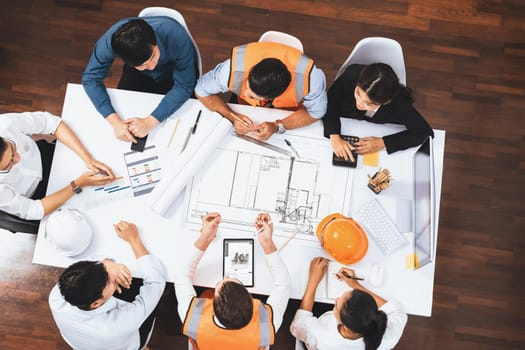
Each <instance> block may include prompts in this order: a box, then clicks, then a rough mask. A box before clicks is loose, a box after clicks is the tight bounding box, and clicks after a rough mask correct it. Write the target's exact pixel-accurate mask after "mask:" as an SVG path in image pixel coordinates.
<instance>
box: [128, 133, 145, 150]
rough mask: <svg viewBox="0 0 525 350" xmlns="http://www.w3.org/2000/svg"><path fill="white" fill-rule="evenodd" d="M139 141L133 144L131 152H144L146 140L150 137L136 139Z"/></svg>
mask: <svg viewBox="0 0 525 350" xmlns="http://www.w3.org/2000/svg"><path fill="white" fill-rule="evenodd" d="M135 139H136V140H137V143H133V142H132V143H131V150H132V151H137V152H144V147H146V140H147V139H148V135H146V136H144V137H135Z"/></svg>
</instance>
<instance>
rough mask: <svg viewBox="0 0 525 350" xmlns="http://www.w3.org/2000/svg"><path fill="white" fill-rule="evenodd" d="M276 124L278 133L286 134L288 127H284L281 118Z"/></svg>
mask: <svg viewBox="0 0 525 350" xmlns="http://www.w3.org/2000/svg"><path fill="white" fill-rule="evenodd" d="M275 124H277V128H278V129H277V133H278V134H284V133H285V132H286V129H285V128H284V125H283V121H282V120H281V119H277V120H276V121H275Z"/></svg>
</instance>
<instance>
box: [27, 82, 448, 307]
mask: <svg viewBox="0 0 525 350" xmlns="http://www.w3.org/2000/svg"><path fill="white" fill-rule="evenodd" d="M108 92H109V95H110V97H111V100H112V103H113V105H114V106H115V108H116V110H117V113H118V114H119V115H120V116H122V117H123V118H132V117H143V116H146V115H149V113H150V112H151V111H152V110H153V109H154V107H155V106H156V105H157V104H158V102H159V101H160V100H161V98H162V96H161V95H155V94H148V93H139V92H132V91H124V90H115V89H109V90H108ZM199 109H201V110H202V115H201V118H200V121H199V126H198V130H197V132H196V135H198V134H199V132H206V131H209V129H210V126H209V125H208V124H207V120H212V119H213V120H217V116H216V115H214V113H212V112H210V111H208V110H207V109H206V108H205V107H203V106H202V105H201V104H200V102H199V101H198V100H194V99H190V100H188V101H187V102H186V103H185V104H184V105H183V106H182V107H181V108H180V109H179V110H178V111H177V112H176V113H174V115H172V116H171V117H170V118H168V119H167V120H166V121H164V122H163V123H161V124H160V125H159V126H158V127H157V128H156V129H154V131H153V132H152V133H151V134H150V135H149V137H148V143H147V145H148V146H150V145H155V146H156V150H157V154H158V156H159V161H160V165H161V167H162V168H166V167H167V166H168V165H169V164H170V162H172V161H173V160H174V159H176V158H177V157H178V154H179V152H180V150H181V148H182V144H183V143H184V139H185V137H186V135H187V131H188V130H189V128H191V127H192V125H193V123H194V121H195V117H196V115H197V112H198V110H199ZM232 109H234V110H235V111H236V112H238V113H242V114H246V115H248V116H250V117H252V118H253V119H254V120H255V121H257V122H258V121H263V120H275V119H279V118H281V119H282V118H283V117H285V116H286V115H287V114H289V113H290V112H289V111H282V110H275V109H267V108H254V107H250V106H241V105H232ZM177 118H180V123H179V125H178V126H177V131H176V133H175V137H174V139H173V141H172V143H171V144H170V146H169V147H168V143H169V140H170V137H171V134H172V131H173V129H174V126H175V123H176V119H177ZM62 119H63V120H64V121H65V122H66V123H67V124H68V125H69V126H70V127H71V129H73V131H74V132H75V133H76V134H77V135H78V137H79V138H80V140H81V141H82V143H83V144H84V145H85V146H86V148H87V149H88V150H89V151H90V152H91V154H92V155H93V156H94V157H95V159H98V160H100V161H102V162H104V163H106V164H108V165H109V166H110V167H112V169H113V170H114V171H115V173H116V175H118V176H121V175H122V176H126V174H127V168H126V164H125V161H124V157H123V154H124V153H126V152H129V147H130V144H129V143H126V142H123V141H119V140H117V139H116V138H115V137H114V135H113V130H112V128H111V126H110V124H109V123H108V122H107V121H105V120H104V118H102V117H101V116H100V115H99V114H98V113H97V111H96V110H95V108H94V107H93V105H92V103H91V101H90V100H89V98H88V97H87V95H86V94H85V92H84V90H83V88H82V86H81V85H78V84H69V85H68V87H67V91H66V97H65V101H64V108H63V111H62ZM211 127H213V126H211ZM402 129H403V128H402V127H400V126H394V125H378V124H372V123H367V122H361V121H356V120H343V121H342V133H343V134H350V135H355V136H360V137H364V136H383V135H387V134H390V133H392V132H393V131H396V130H402ZM322 130H323V126H322V123H321V122H316V123H314V124H312V125H310V126H307V127H305V128H301V129H297V130H291V131H287V134H291V135H305V136H310V137H316V138H319V139H320V138H322V137H323V136H322V135H323V132H322ZM435 134H436V135H435V138H434V169H435V175H436V188H435V190H436V203H437V204H436V208H437V209H438V210H439V202H440V194H441V182H442V172H443V153H444V142H445V133H444V131H440V130H435ZM192 139H193V137H192ZM192 139H190V142H192ZM193 141H194V140H193ZM269 142H272V138H270V140H269ZM326 142H327V143H329V140H326ZM280 146H281V147H282V145H280ZM415 150H416V148H411V149H408V150H405V151H401V152H396V153H394V154H392V155H388V154H387V153H386V152H385V151H384V150H383V151H381V152H380V155H379V157H380V158H379V159H380V162H379V166H381V167H383V168H388V169H389V170H390V171H391V172H392V174H394V180H393V181H392V186H391V187H390V188H389V189H387V190H385V191H384V192H383V193H381V196H384V197H391V198H392V199H394V200H395V199H411V196H413V193H412V192H413V190H412V188H413V185H412V181H413V175H412V167H413V165H412V164H413V154H414V152H415ZM298 151H299V153H301V150H300V149H299V150H298ZM362 158H363V157H360V160H359V163H358V167H357V169H356V170H355V173H354V187H356V184H360V186H359V188H357V187H356V188H354V189H353V190H352V191H353V192H352V200H351V205H350V213H346V214H347V215H348V216H351V215H350V214H351V213H352V210H354V208H355V207H356V206H357V205H358V204H359V201H360V199H362V198H363V196H366V195H369V193H372V192H371V191H370V190H368V189H365V186H364V184H366V178H367V174H373V173H374V172H375V171H376V170H377V168H373V167H369V166H364V165H363V164H362ZM85 171H86V169H85V166H84V164H83V163H82V161H81V160H80V159H79V158H78V157H77V156H76V155H75V154H74V153H73V152H72V151H70V150H69V149H68V148H67V147H65V146H64V145H63V144H62V143H60V142H57V146H56V149H55V155H54V159H53V164H52V168H51V174H50V179H49V185H48V193H52V192H54V191H56V190H58V189H60V188H62V187H63V186H64V185H65V184H68V183H69V182H70V181H71V180H72V179H74V178H76V177H78V176H79V175H80V174H81V173H82V172H85ZM200 171H205V167H203V168H202V169H201V170H200ZM361 183H362V184H363V185H362V186H361ZM91 190H92V189H91ZM88 191H90V189H89V188H86V189H84V192H83V193H81V194H80V195H76V196H74V197H73V198H72V199H71V200H70V201H69V202H68V203H67V204H66V205H69V206H71V207H74V208H77V209H79V210H80V211H81V212H82V213H83V214H84V216H85V217H86V218H87V220H88V222H89V224H90V226H91V228H92V230H93V233H94V236H93V241H92V243H91V244H90V245H89V247H88V248H87V249H86V251H84V252H83V253H81V254H80V255H77V256H73V257H67V256H64V255H62V254H61V253H60V252H59V251H57V249H56V248H55V247H54V246H53V245H52V244H51V243H50V242H49V241H48V240H47V239H46V238H45V237H44V231H45V218H44V221H43V223H42V225H40V230H39V234H38V237H37V242H36V247H35V251H34V256H33V263H37V264H44V265H51V266H59V267H67V266H69V265H70V264H72V263H73V262H76V261H79V260H93V259H103V258H106V257H110V258H113V259H115V260H117V261H119V262H121V263H124V264H126V265H127V266H129V268H130V269H131V271H132V273H133V275H134V276H137V277H140V272H139V271H138V267H137V265H136V261H135V259H134V256H133V253H132V251H131V248H130V247H129V245H128V244H127V243H126V242H124V241H122V240H121V239H120V238H119V237H118V236H117V234H116V233H115V232H114V229H113V226H112V225H113V224H114V223H117V222H118V221H119V220H121V219H123V220H127V221H131V222H134V223H136V224H137V226H138V228H139V231H140V233H141V237H142V239H143V241H144V243H145V245H146V247H147V248H148V249H149V251H150V252H151V253H152V254H154V255H156V256H158V257H159V258H160V259H161V261H162V262H163V264H164V267H165V269H166V271H167V277H168V280H169V281H173V279H174V277H175V274H176V273H177V269H178V268H179V266H180V264H179V262H180V261H181V260H182V259H186V258H188V256H189V249H188V247H190V246H191V245H192V244H193V242H194V241H195V240H196V239H197V237H198V235H199V232H198V231H197V230H195V229H194V228H191V227H188V226H186V225H185V224H184V222H185V218H184V215H185V208H184V194H183V193H182V194H180V195H179V196H178V197H177V198H176V200H175V201H174V203H173V205H172V206H171V207H170V209H169V210H168V214H167V215H166V217H163V216H160V215H159V214H157V213H156V212H154V211H153V210H152V209H150V207H149V206H148V205H147V199H146V197H147V196H148V195H145V196H141V197H128V198H123V199H120V200H115V201H111V202H106V203H100V204H97V203H94V202H93V200H88V197H89V195H90V194H89V192H88ZM411 191H412V192H411ZM365 192H367V193H366V194H365ZM387 212H388V209H387ZM389 214H391V213H390V212H389ZM436 217H437V218H438V217H439V212H438V213H437V214H436ZM436 226H437V225H436ZM254 231H255V230H254ZM436 232H437V227H436ZM405 235H407V237H408V238H409V239H410V237H412V239H413V234H410V233H408V234H405ZM228 237H234V238H243V237H247V238H254V239H255V241H256V237H255V236H254V235H253V234H250V233H249V232H246V231H242V232H241V233H239V232H235V231H232V230H230V229H224V228H221V227H219V231H218V234H217V238H216V239H215V240H214V242H212V244H211V245H210V246H209V248H208V249H207V251H206V253H205V255H204V257H203V259H202V260H201V262H200V264H199V266H198V269H197V271H196V275H195V279H194V284H195V285H199V286H205V287H214V286H215V285H216V283H217V282H218V281H219V280H220V279H221V278H222V250H223V249H222V241H223V239H224V238H228ZM274 241H275V243H276V245H277V247H279V246H281V245H282V244H283V243H284V242H285V241H286V237H285V236H281V235H274ZM436 242H437V234H436ZM411 252H412V245H411V244H408V245H406V246H405V247H404V248H403V249H401V250H399V251H397V252H396V253H394V254H393V255H390V256H388V257H385V256H383V255H382V254H381V253H380V252H379V250H378V248H377V247H376V246H375V244H374V242H373V241H372V240H371V239H369V250H368V253H367V255H366V256H365V258H364V259H363V260H362V261H360V262H359V263H358V264H356V265H355V266H354V267H355V269H356V271H363V273H365V274H366V271H367V269H368V268H369V267H370V265H371V264H372V263H375V262H379V263H381V264H382V265H383V266H384V267H385V272H386V278H385V282H384V283H383V285H382V286H381V287H378V288H374V287H373V286H370V285H369V284H367V281H366V280H365V281H364V282H363V284H364V285H365V286H366V287H368V288H370V289H371V290H373V291H374V292H377V293H378V294H379V295H381V296H383V297H385V298H386V299H393V300H396V301H398V302H399V303H400V304H401V305H402V306H403V308H404V309H405V311H406V312H408V313H409V314H414V315H422V316H430V315H431V311H432V292H433V284H434V270H435V264H436V260H435V259H434V261H433V262H432V263H431V264H428V265H426V266H424V267H422V268H420V269H418V270H415V271H414V270H411V269H408V268H407V267H406V265H405V258H406V256H407V255H409V254H410V253H411ZM281 255H282V257H283V259H284V261H285V263H286V265H287V267H288V270H289V272H290V275H291V279H292V292H291V298H294V299H301V298H302V294H303V291H304V290H303V289H304V285H305V279H306V276H307V271H308V266H309V263H310V260H311V259H312V258H313V257H316V256H325V257H329V255H328V254H327V253H326V252H325V251H324V249H322V248H321V246H320V244H319V243H318V242H316V241H313V242H311V244H309V245H308V244H307V245H305V244H299V243H298V242H297V241H296V240H291V241H290V243H289V244H287V245H286V247H285V248H284V249H283V250H282V251H281ZM254 261H255V272H254V275H255V284H254V287H253V288H249V290H250V292H253V293H258V294H264V295H268V294H270V292H271V289H272V283H271V276H270V273H269V271H268V269H267V268H266V265H265V262H264V256H263V252H262V249H261V248H260V246H259V244H258V243H255V257H254ZM317 300H318V301H323V302H328V303H333V302H334V301H333V300H330V299H317Z"/></svg>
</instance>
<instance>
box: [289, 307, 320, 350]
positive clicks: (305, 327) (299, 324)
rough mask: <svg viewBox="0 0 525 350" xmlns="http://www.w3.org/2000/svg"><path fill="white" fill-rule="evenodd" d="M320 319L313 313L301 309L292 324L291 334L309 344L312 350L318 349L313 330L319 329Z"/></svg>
mask: <svg viewBox="0 0 525 350" xmlns="http://www.w3.org/2000/svg"><path fill="white" fill-rule="evenodd" d="M318 324H319V319H318V318H317V317H315V316H314V315H313V314H312V312H311V311H307V310H303V309H299V310H297V312H296V313H295V316H294V318H293V320H292V323H291V324H290V333H292V335H293V336H294V337H296V338H297V339H298V340H300V341H302V342H304V343H305V344H307V346H308V347H309V348H310V349H315V348H316V347H317V342H316V338H315V337H314V336H313V335H314V332H312V331H311V329H312V328H319V327H320V326H319V325H318Z"/></svg>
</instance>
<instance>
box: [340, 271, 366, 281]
mask: <svg viewBox="0 0 525 350" xmlns="http://www.w3.org/2000/svg"><path fill="white" fill-rule="evenodd" d="M341 273H342V274H343V276H345V277H346V278H350V279H353V280H358V281H364V280H365V279H364V278H361V277H353V276H350V275H349V274H347V273H346V271H342V272H341Z"/></svg>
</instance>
